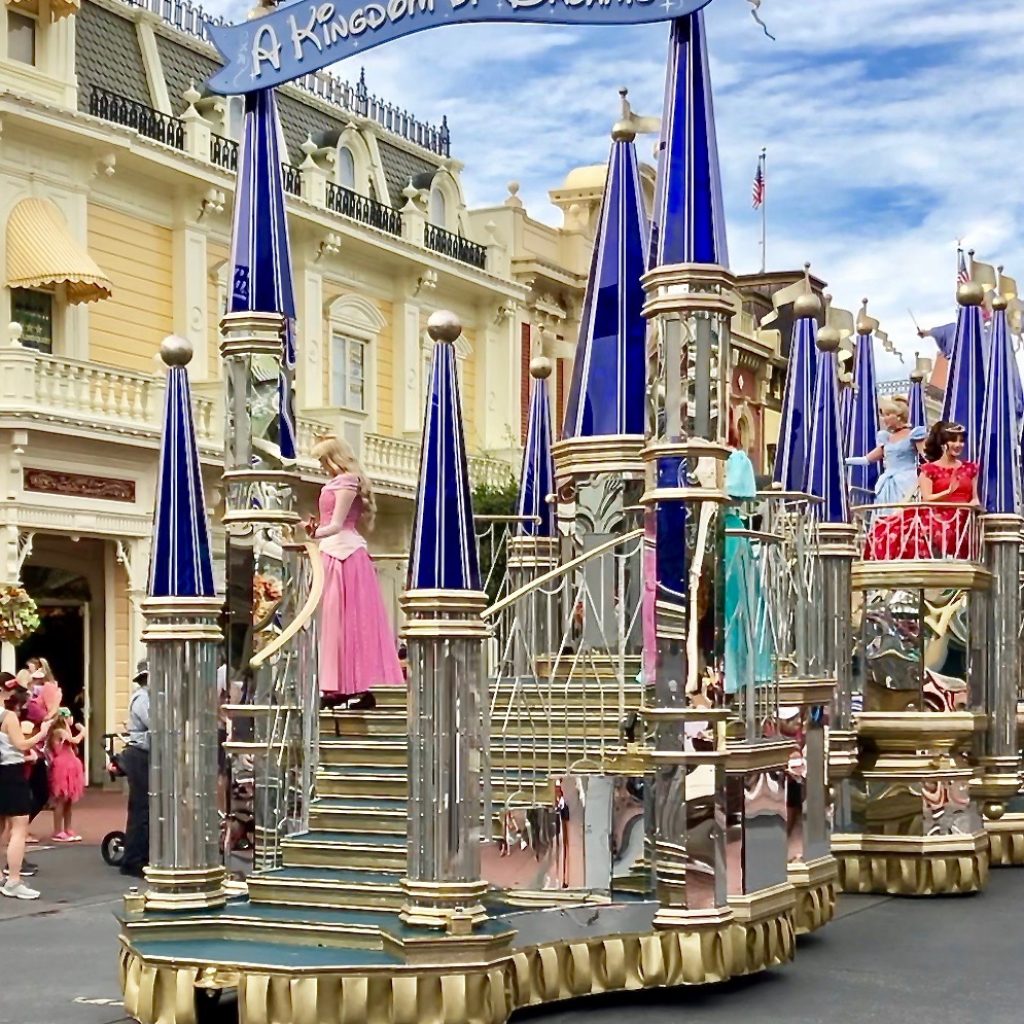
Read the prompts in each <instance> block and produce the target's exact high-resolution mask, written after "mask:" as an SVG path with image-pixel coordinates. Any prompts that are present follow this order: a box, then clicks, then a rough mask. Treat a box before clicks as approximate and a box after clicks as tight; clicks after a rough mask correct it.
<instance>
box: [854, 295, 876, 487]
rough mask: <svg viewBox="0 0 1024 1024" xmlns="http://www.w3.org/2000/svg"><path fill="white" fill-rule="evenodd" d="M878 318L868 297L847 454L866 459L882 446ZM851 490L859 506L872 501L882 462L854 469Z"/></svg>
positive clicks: (862, 320)
mask: <svg viewBox="0 0 1024 1024" xmlns="http://www.w3.org/2000/svg"><path fill="white" fill-rule="evenodd" d="M877 328H878V321H877V320H876V319H875V318H874V317H870V316H868V300H867V299H865V300H864V305H863V306H862V307H861V311H860V314H859V315H858V317H857V345H856V348H855V350H854V355H853V386H854V394H853V406H852V408H851V411H850V426H849V429H850V433H849V436H848V438H847V440H846V445H845V447H846V452H847V455H849V456H850V457H853V458H863V457H864V456H865V455H867V454H868V452H870V451H873V450H874V449H875V448H876V447H877V445H878V388H877V385H878V378H877V375H876V373H875V347H874V339H873V337H872V336H873V335H874V333H875V330H876V329H877ZM849 473H850V492H851V494H852V495H853V498H854V501H855V502H856V503H857V504H858V505H863V504H866V503H868V502H869V501H871V500H872V495H874V493H875V484H876V483H877V482H878V477H879V475H880V474H881V467H880V464H879V463H877V462H872V463H869V464H868V465H866V466H853V467H851V468H850V471H849Z"/></svg>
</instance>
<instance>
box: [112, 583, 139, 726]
mask: <svg viewBox="0 0 1024 1024" xmlns="http://www.w3.org/2000/svg"><path fill="white" fill-rule="evenodd" d="M113 592H114V706H113V708H112V709H108V712H107V718H108V722H109V723H110V724H111V725H112V726H119V725H120V723H121V722H123V721H124V720H125V718H127V717H128V698H129V697H130V696H131V691H132V690H133V689H134V687H133V686H132V683H131V678H132V676H133V675H135V673H134V671H132V669H133V668H134V666H133V665H132V664H131V627H130V620H131V600H130V598H129V596H128V574H127V573H126V572H125V569H124V566H123V565H119V564H117V563H115V564H114V586H113Z"/></svg>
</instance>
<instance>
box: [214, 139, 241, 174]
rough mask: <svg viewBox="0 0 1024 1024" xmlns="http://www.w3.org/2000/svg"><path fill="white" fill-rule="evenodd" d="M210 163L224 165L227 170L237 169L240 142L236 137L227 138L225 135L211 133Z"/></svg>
mask: <svg viewBox="0 0 1024 1024" xmlns="http://www.w3.org/2000/svg"><path fill="white" fill-rule="evenodd" d="M210 163H213V164H216V165H217V166H218V167H223V168H224V170H225V171H232V172H234V171H237V170H238V143H237V142H235V140H234V139H225V138H224V136H223V135H211V136H210Z"/></svg>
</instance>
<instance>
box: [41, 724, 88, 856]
mask: <svg viewBox="0 0 1024 1024" xmlns="http://www.w3.org/2000/svg"><path fill="white" fill-rule="evenodd" d="M84 739H85V726H84V725H74V724H73V723H72V721H71V712H70V711H69V710H68V709H67V708H61V709H60V711H59V712H58V714H57V720H56V722H55V723H54V726H53V729H52V730H51V731H50V736H49V740H48V743H47V745H48V747H49V752H50V800H51V801H52V803H53V841H54V842H55V843H80V842H81V841H82V837H81V836H80V835H79V834H78V833H77V832H75V831H74V830H73V829H72V828H71V808H72V807H73V806H74V805H75V804H76V803H78V801H79V800H81V799H82V794H83V793H84V792H85V766H84V765H83V764H82V761H81V759H80V758H79V756H78V748H79V747H80V746H81V745H82V740H84Z"/></svg>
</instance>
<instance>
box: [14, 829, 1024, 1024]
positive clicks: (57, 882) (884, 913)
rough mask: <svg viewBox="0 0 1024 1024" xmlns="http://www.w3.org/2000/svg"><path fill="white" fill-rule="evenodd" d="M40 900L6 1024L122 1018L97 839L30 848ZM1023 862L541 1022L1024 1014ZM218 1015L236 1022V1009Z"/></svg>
mask: <svg viewBox="0 0 1024 1024" xmlns="http://www.w3.org/2000/svg"><path fill="white" fill-rule="evenodd" d="M31 856H32V859H34V860H35V861H37V862H38V863H39V865H40V867H41V869H42V870H41V872H40V875H39V876H38V878H37V879H35V880H34V881H35V882H37V883H38V885H37V887H38V888H39V889H41V890H42V892H43V893H44V898H43V899H41V900H39V901H38V902H35V903H18V902H16V901H14V900H0V1024H120V1022H122V1021H126V1020H127V1018H125V1016H124V1012H123V1010H122V1009H121V1007H120V1005H119V1004H118V986H117V972H116V935H117V925H116V922H115V921H114V918H113V911H114V910H115V908H116V906H117V904H118V902H119V900H120V896H121V894H122V893H123V892H124V890H125V888H126V886H125V885H124V881H125V880H124V879H122V878H121V876H120V875H118V874H117V872H115V871H113V870H112V869H110V868H107V867H106V866H105V865H104V864H103V863H102V861H101V860H100V856H99V851H98V850H97V849H96V848H95V847H88V846H86V847H71V848H68V847H64V848H57V849H44V850H41V851H39V852H34V853H33V854H32V855H31ZM1022 947H1024V869H1022V870H1002V871H994V872H993V873H992V877H991V883H990V885H989V888H988V890H987V891H986V892H985V893H984V894H982V895H981V896H973V897H962V898H953V897H951V898H948V899H919V900H895V899H887V898H879V897H843V899H842V900H841V903H840V914H839V918H838V919H837V920H836V921H834V922H833V923H832V924H831V925H829V926H828V927H827V928H826V929H825V930H824V931H823V932H821V933H820V934H819V935H817V936H812V937H809V938H807V939H804V940H801V943H800V948H799V950H798V956H797V959H796V962H795V963H793V964H791V965H789V966H788V967H785V968H781V969H778V970H775V971H772V972H769V973H767V974H765V975H760V976H757V977H755V978H750V979H745V980H742V981H739V982H734V983H730V984H728V985H722V986H713V987H706V988H700V989H691V990H675V991H672V992H660V993H659V992H655V993H631V994H626V995H623V996H619V997H615V998H608V999H597V1000H594V999H591V1000H586V1001H579V1002H577V1003H572V1004H565V1005H562V1006H558V1007H556V1008H554V1009H550V1010H536V1011H529V1012H525V1013H522V1014H519V1015H518V1016H517V1017H516V1020H520V1021H530V1022H533V1021H536V1022H541V1021H543V1022H545V1024H613V1022H614V1024H622V1019H623V1016H624V1015H628V1016H629V1018H631V1020H630V1022H629V1024H669V1022H670V1021H671V1022H673V1024H677V1022H680V1021H684V1022H685V1024H753V1022H757V1024H824V1022H828V1024H861V1022H872V1024H874V1022H878V1024H883V1022H884V1024H889V1022H898V1024H1019V1022H1020V1021H1022V1020H1024V998H1022V989H1021V983H1020V981H1019V973H1018V972H1019V960H1020V956H1021V953H1020V950H1021V948H1022ZM223 1018H224V1024H233V1022H234V1015H233V1013H232V1012H230V1010H229V1011H228V1012H225V1013H224V1015H223Z"/></svg>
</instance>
